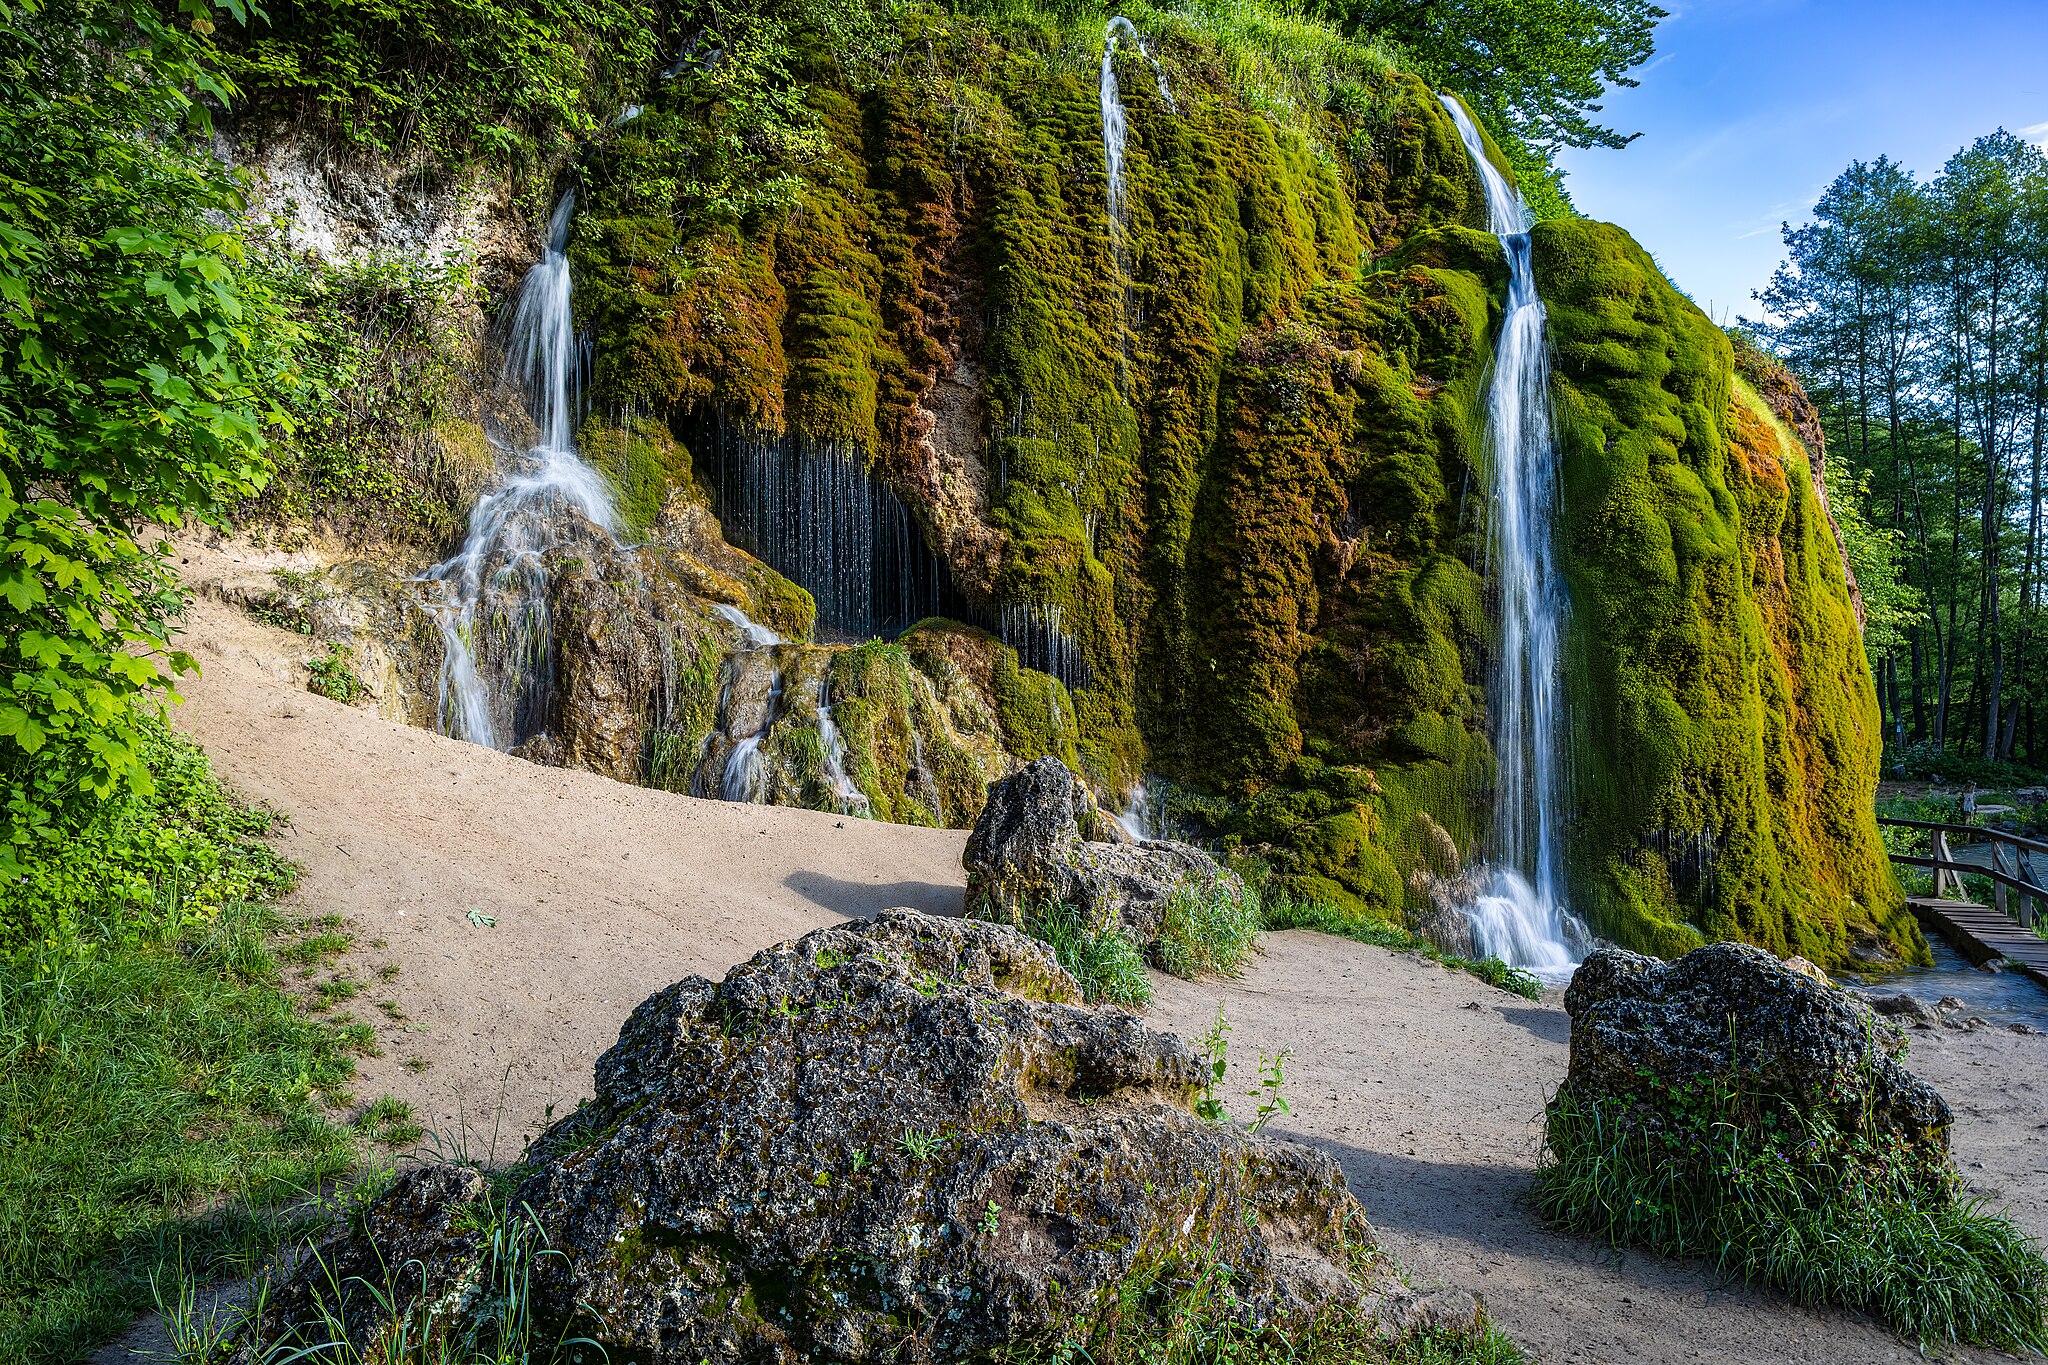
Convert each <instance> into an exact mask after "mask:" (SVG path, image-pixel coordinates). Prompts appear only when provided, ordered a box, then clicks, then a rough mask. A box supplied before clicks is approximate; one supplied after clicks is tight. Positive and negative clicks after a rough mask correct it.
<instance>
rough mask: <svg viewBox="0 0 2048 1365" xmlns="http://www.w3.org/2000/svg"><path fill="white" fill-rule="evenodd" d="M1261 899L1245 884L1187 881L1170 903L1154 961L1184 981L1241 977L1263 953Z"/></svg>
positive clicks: (1156, 944)
mask: <svg viewBox="0 0 2048 1365" xmlns="http://www.w3.org/2000/svg"><path fill="white" fill-rule="evenodd" d="M1260 925H1261V920H1260V917H1259V898H1258V896H1257V895H1256V894H1255V893H1254V892H1252V891H1251V890H1250V889H1248V888H1246V887H1245V886H1243V885H1242V883H1237V884H1233V883H1232V882H1230V881H1226V880H1223V879H1220V878H1219V879H1217V880H1215V881H1210V882H1202V883H1183V884H1182V885H1180V886H1177V887H1175V888H1174V890H1173V894H1172V895H1171V896H1170V897H1168V899H1167V902H1166V913H1165V916H1164V917H1163V918H1162V919H1161V920H1160V924H1159V941H1158V942H1157V943H1155V944H1153V945H1152V956H1153V960H1154V961H1156V962H1157V963H1158V964H1159V967H1160V969H1161V970H1162V971H1165V972H1168V973H1170V974H1172V975H1174V976H1177V977H1179V978H1181V979H1182V980H1183V981H1198V980H1200V979H1201V978H1202V977H1205V976H1236V975H1237V974H1238V971H1239V970H1240V969H1241V968H1242V967H1243V965H1244V962H1245V959H1247V958H1249V957H1250V956H1251V955H1252V954H1253V953H1255V952H1257V951H1258V947H1259V928H1260Z"/></svg>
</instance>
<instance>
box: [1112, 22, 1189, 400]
mask: <svg viewBox="0 0 2048 1365" xmlns="http://www.w3.org/2000/svg"><path fill="white" fill-rule="evenodd" d="M1124 37H1128V38H1129V39H1130V40H1131V45H1132V46H1133V47H1135V48H1137V49H1138V51H1139V53H1140V54H1141V55H1142V56H1143V57H1144V58H1145V60H1146V61H1147V62H1150V63H1151V64H1152V76H1153V78H1154V79H1155V80H1157V81H1158V82H1159V99H1160V102H1161V103H1163V104H1165V106H1166V108H1167V110H1168V112H1173V110H1174V103H1173V91H1172V89H1171V88H1170V87H1169V86H1168V85H1167V83H1166V70H1165V68H1163V67H1161V66H1160V65H1159V60H1158V59H1157V58H1156V57H1154V56H1153V55H1152V52H1151V49H1149V48H1147V47H1146V46H1145V40H1144V39H1143V38H1142V37H1140V36H1139V34H1138V29H1137V26H1136V25H1134V24H1133V23H1131V21H1130V20H1128V19H1126V18H1124V17H1123V16H1122V15H1121V14H1119V15H1117V16H1116V17H1115V18H1113V19H1111V20H1110V21H1109V26H1108V27H1107V28H1105V29H1104V30H1103V33H1102V79H1101V82H1100V84H1099V86H1098V88H1097V91H1098V96H1099V99H1100V103H1101V106H1102V163H1103V170H1104V172H1105V173H1106V177H1107V180H1108V186H1109V188H1108V191H1107V194H1108V208H1109V236H1110V243H1111V245H1112V247H1113V248H1114V249H1115V251H1116V263H1117V284H1118V293H1117V314H1118V318H1119V320H1120V323H1121V325H1120V326H1119V327H1118V329H1117V346H1118V349H1119V353H1120V354H1123V353H1124V352H1125V350H1126V349H1127V338H1126V336H1125V333H1126V332H1127V331H1128V330H1129V328H1130V316H1129V315H1130V294H1131V262H1130V252H1129V249H1128V244H1127V243H1126V242H1125V240H1124V237H1125V232H1126V230H1127V229H1128V228H1129V226H1130V223H1129V203H1128V201H1127V199H1126V197H1125V183H1124V152H1125V149H1126V148H1127V147H1128V146H1129V145H1130V140H1131V125H1130V120H1129V119H1128V118H1126V117H1125V115H1124V101H1123V92H1122V90H1121V89H1119V88H1118V86H1117V82H1116V47H1117V41H1118V40H1119V39H1120V38H1124ZM1124 366H1125V368H1126V369H1128V366H1129V359H1128V356H1127V355H1125V356H1124ZM1124 381H1125V382H1124V387H1125V389H1126V390H1128V389H1129V388H1130V382H1129V375H1128V374H1126V375H1125V376H1124Z"/></svg>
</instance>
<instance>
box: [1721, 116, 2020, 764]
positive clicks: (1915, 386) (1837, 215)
mask: <svg viewBox="0 0 2048 1365" xmlns="http://www.w3.org/2000/svg"><path fill="white" fill-rule="evenodd" d="M1785 245H1786V248H1787V252H1788V259H1787V260H1786V261H1785V263H1784V264H1783V265H1782V266H1781V267H1779V269H1778V271H1777V273H1776V274H1775V275H1774V276H1773V278H1772V280H1771V283H1770V286H1769V288H1767V289H1765V290H1764V291H1763V292H1762V293H1760V294H1759V295H1758V299H1759V300H1760V301H1761V302H1762V303H1763V304H1764V306H1765V307H1766V309H1767V310H1768V314H1769V318H1768V320H1767V321H1762V322H1753V323H1750V324H1748V326H1749V328H1750V330H1751V331H1753V332H1754V333H1755V334H1756V335H1757V336H1759V337H1760V338H1762V339H1763V340H1764V341H1765V342H1766V343H1767V344H1768V345H1769V346H1771V347H1772V348H1774V349H1775V350H1776V351H1778V352H1779V353H1780V354H1781V355H1782V356H1783V357H1784V358H1785V359H1786V360H1787V361H1788V362H1789V363H1790V364H1791V365H1792V366H1793V368H1794V369H1795V370H1796V371H1797V372H1798V373H1799V375H1800V377H1801V378H1802V380H1803V381H1804V382H1805V384H1806V386H1807V389H1808V391H1809V392H1810V393H1811V394H1812V396H1813V398H1814V401H1815V402H1816V403H1817V404H1818V405H1819V407H1820V410H1821V413H1822V420H1823V425H1824V428H1825V430H1826V433H1827V438H1828V440H1827V444H1828V457H1829V461H1830V464H1831V465H1833V466H1835V467H1836V468H1837V471H1838V472H1837V478H1838V479H1840V480H1842V482H1843V483H1845V484H1846V485H1848V486H1850V487H1852V488H1855V489H1859V490H1861V496H1862V507H1861V509H1860V510H1861V513H1862V516H1863V517H1864V518H1866V519H1867V521H1868V523H1869V524H1870V526H1871V527H1872V528H1873V529H1874V530H1875V531H1876V532H1877V533H1878V534H1879V535H1881V536H1882V537H1884V538H1885V539H1886V540H1887V541H1889V542H1890V549H1889V552H1887V553H1884V554H1881V555H1879V556H1878V559H1877V561H1876V562H1875V563H1874V564H1873V565H1872V566H1871V567H1870V568H1866V569H1865V570H1863V571H1862V574H1861V576H1862V577H1863V578H1864V580H1865V581H1864V584H1863V587H1864V594H1865V598H1866V601H1869V602H1871V603H1872V605H1873V619H1872V629H1871V631H1870V632H1869V634H1868V635H1867V637H1866V640H1865V644H1866V647H1867V648H1868V650H1869V651H1870V655H1871V662H1872V666H1873V668H1874V669H1875V671H1876V673H1877V678H1878V690H1879V695H1880V700H1881V701H1882V703H1883V706H1884V712H1885V721H1886V732H1887V740H1888V742H1889V745H1890V747H1891V749H1892V754H1891V758H1890V762H1891V763H1892V764H1893V765H1894V766H1897V765H1899V764H1906V765H1908V766H1912V767H1932V768H1934V769H1937V770H1938V769H1941V768H1947V769H1948V770H1949V771H1950V772H1951V773H1953V772H1955V771H1957V769H1956V768H1955V766H1954V765H1955V763H1956V762H1957V761H1958V760H1974V761H1976V762H1979V763H1989V762H1996V761H2003V760H2019V761H2021V762H2023V763H2025V764H2026V765H2027V766H2028V767H2031V768H2040V767H2041V766H2042V765H2043V764H2044V763H2048V714H2042V707H2043V705H2044V703H2048V647H2044V646H2048V639H2044V625H2048V619H2044V613H2048V583H2044V578H2043V576H2044V571H2048V564H2044V562H2043V548H2044V547H2043V544H2042V535H2043V530H2044V528H2043V525H2042V511H2043V507H2042V494H2043V490H2042V483H2041V477H2042V460H2043V456H2044V454H2048V450H2044V443H2048V158H2044V156H2043V154H2042V152H2041V150H2040V149H2039V148H2038V147H2034V146H2031V145H2029V144H2028V143H2027V142H2025V141H2023V140H2022V139H2020V138H2018V137H2016V136H2014V135H2013V134H2011V133H2009V132H2005V131H2003V130H2001V131H1998V132H1995V133H1992V134H1989V135H1987V136H1985V137H1981V138H1979V139H1977V140H1976V141H1975V142H1973V143H1972V144H1970V145H1969V146H1968V147H1965V148H1963V149H1961V150H1960V151H1958V152H1957V153H1956V154H1955V155H1954V156H1953V157H1951V158H1950V159H1949V161H1948V163H1947V164H1946V165H1945V166H1943V167H1942V169H1941V171H1940V173H1939V174H1937V175H1935V176H1933V177H1932V178H1930V179H1924V180H1923V179H1921V178H1919V177H1917V176H1915V175H1914V173H1913V172H1912V171H1910V170H1908V169H1906V168H1905V167H1903V166H1901V165H1899V164H1898V163H1896V162H1894V161H1891V160H1890V159H1888V158H1884V157H1880V158H1878V159H1877V160H1875V161H1870V162H1863V161H1858V162H1856V163H1854V164H1853V165H1851V166H1850V167H1849V168H1848V169H1847V170H1845V171H1843V172H1842V174H1841V175H1840V176H1839V177H1837V178H1836V180H1835V181H1834V183H1833V184H1832V185H1830V186H1829V187H1828V189H1827V191H1826V193H1824V194H1823V195H1822V196H1821V198H1820V201H1819V203H1818V204H1816V205H1815V207H1814V214H1813V219H1812V221H1811V222H1808V223H1806V224H1803V225H1801V226H1798V227H1792V226H1790V225H1788V226H1787V228H1786V230H1785Z"/></svg>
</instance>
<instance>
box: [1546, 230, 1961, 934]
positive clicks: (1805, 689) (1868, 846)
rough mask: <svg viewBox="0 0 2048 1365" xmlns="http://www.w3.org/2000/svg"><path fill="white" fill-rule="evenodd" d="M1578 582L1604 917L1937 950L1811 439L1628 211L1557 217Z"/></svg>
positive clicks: (1580, 804)
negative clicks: (1673, 280)
mask: <svg viewBox="0 0 2048 1365" xmlns="http://www.w3.org/2000/svg"><path fill="white" fill-rule="evenodd" d="M1535 240H1536V263H1537V274H1538V281H1539V285H1540V288H1541V290H1542V293H1543V296H1544V299H1545V301H1546V302H1547V304H1548V306H1549V309H1550V327H1551V337H1552V341H1553V345H1554V346H1555V349H1556V356H1557V371H1556V401H1557V413H1558V419H1559V433H1560V438H1561V445H1562V449H1561V452H1560V453H1561V457H1562V461H1563V466H1562V468H1563V495H1562V506H1563V520H1564V525H1563V527H1562V530H1561V534H1560V551H1561V560H1562V563H1563V566H1564V571H1565V573H1566V576H1567V579H1568V581H1569V587H1570V593H1571V602H1572V613H1573V618H1572V629H1571V633H1570V637H1571V645H1570V660H1569V663H1568V668H1569V670H1570V678H1569V681H1568V685H1567V688H1566V691H1567V695H1568V696H1570V697H1571V698H1572V699H1573V704H1574V706H1575V708H1576V709H1575V714H1574V716H1573V719H1572V733H1573V736H1574V749H1575V759H1576V762H1575V768H1574V780H1575V782H1576V784H1577V800H1576V802H1575V808H1576V811H1577V815H1576V818H1575V820H1574V824H1573V827H1572V831H1571V839H1570V848H1571V851H1572V856H1573V858H1574V863H1575V866H1574V873H1575V876H1574V884H1575V888H1576V889H1577V891H1578V895H1579V900H1580V903H1581V904H1582V905H1583V906H1584V907H1585V909H1586V910H1587V911H1588V912H1589V915H1590V917H1591V919H1592V920H1593V923H1594V925H1595V927H1596V928H1597V929H1599V930H1600V931H1601V932H1603V933H1606V934H1609V935H1611V936H1613V937H1615V938H1617V939H1620V940H1622V941H1623V942H1628V943H1634V944H1639V945H1642V946H1644V947H1647V948H1649V949H1651V950H1653V951H1655V952H1658V953H1660V954H1662V955H1664V956H1674V955H1676V954H1678V953H1679V952H1682V951H1684V950H1685V949H1686V948H1688V947H1689V946H1692V945H1695V944H1697V943H1699V942H1701V941H1702V940H1703V939H1723V938H1740V939H1745V940H1748V941H1749V942H1752V943H1756V944H1760V945H1762V946H1764V947H1767V948H1770V949H1772V950H1773V951H1775V952H1778V953H1780V954H1791V953H1799V954H1802V955H1804V956H1806V957H1808V958H1810V959H1812V960H1814V961H1816V962H1824V963H1838V962H1843V961H1846V960H1851V959H1855V958H1859V957H1866V958H1867V957H1883V956H1892V955H1897V954H1905V955H1908V956H1912V955H1917V954H1924V952H1925V949H1924V947H1922V946H1921V943H1920V939H1919V936H1918V934H1917V933H1916V932H1915V930H1914V929H1913V927H1912V921H1911V920H1910V918H1909V917H1908V916H1907V915H1906V913H1905V910H1904V907H1903V904H1902V901H1901V898H1900V895H1899V892H1898V889H1897V886H1896V884H1895V882H1894V881H1893V878H1892V876H1891V872H1890V868H1889V864H1888V863H1887V862H1886V860H1885V857H1884V852H1883V849H1882V847H1881V846H1880V845H1879V842H1878V839H1877V831H1876V828H1875V826H1874V824H1873V823H1872V821H1871V818H1870V815H1869V810H1870V798H1871V794H1872V792H1873V790H1874V788H1875V784H1876V780H1877V769H1878V758H1879V745H1880V736H1879V729H1878V713H1877V700H1876V695H1875V692H1874V690H1873V688H1872V685H1871V679H1870V672H1869V668H1868V665H1867V664H1866V662H1865V661H1864V658H1863V653H1862V649H1861V644H1860V640H1859V635H1858V628H1857V622H1856V615H1855V608H1854V606H1853V604H1852V602H1851V600H1850V594H1849V586H1848V582H1847V578H1846V575H1845V573H1844V571H1843V569H1842V564H1841V557H1840V554H1839V551H1838V549H1837V546H1836V544H1835V540H1834V536H1833V532H1832V530H1831V528H1830V527H1829V524H1828V521H1827V518H1826V513H1825V509H1824V507H1823V506H1822V505H1821V503H1820V502H1819V500H1818V499H1817V498H1816V496H1815V493H1814V484H1813V479H1812V476H1811V472H1810V467H1809V455H1808V452H1807V450H1806V448H1805V447H1804V445H1803V444H1802V443H1801V442H1800V441H1799V439H1798V437H1797V436H1796V435H1794V434H1793V432H1792V430H1791V429H1790V428H1789V427H1788V426H1786V425H1785V424H1784V423H1783V422H1782V421H1780V420H1779V419H1778V418H1777V417H1776V415H1775V414H1774V413H1773V412H1772V411H1771V409H1770V408H1769V407H1768V406H1767V405H1766V404H1765V403H1764V402H1763V401H1762V400H1761V399H1760V398H1759V397H1758V396H1757V393H1756V391H1755V389H1754V388H1752V387H1751V386H1750V384H1749V383H1748V382H1747V381H1745V380H1741V379H1738V378H1736V377H1734V376H1733V375H1732V373H1731V365H1732V356H1731V352H1730V349H1729V345H1728V341H1727V338H1726V337H1725V336H1723V335H1722V334H1721V332H1720V331H1719V329H1717V328H1715V327H1714V326H1713V325H1712V324H1711V323H1710V322H1709V321H1708V320H1707V318H1706V317H1705V316H1704V315H1702V314H1701V313H1700V311H1699V310H1698V309H1697V308H1695V307H1693V306H1692V304H1691V303H1689V302H1688V301H1686V300H1685V299H1684V298H1682V297H1681V296H1680V295H1679V294H1678V292H1677V291H1676V290H1675V289H1673V288H1672V287H1671V285H1670V284H1669V283H1668V282H1667V281H1666V280H1665V279H1664V277H1663V276H1662V274H1661V273H1660V272H1659V271H1658V270H1657V268H1656V266H1655V264H1654V263H1653V262H1652V261H1651V260H1650V258H1649V257H1648V256H1647V255H1646V254H1645V253H1644V252H1643V251H1642V249H1641V248H1639V247H1638V246H1636V244H1635V243H1634V242H1632V241H1630V240H1629V238H1628V236H1627V235H1626V234H1625V233H1623V232H1621V231H1620V230H1619V229H1618V228H1613V227H1609V226H1607V225H1604V224H1599V223H1589V222H1579V221H1573V222H1553V223H1545V224H1543V225H1542V226H1541V227H1539V228H1538V229H1537V231H1536V234H1535Z"/></svg>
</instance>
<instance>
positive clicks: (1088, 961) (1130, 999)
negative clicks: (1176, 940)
mask: <svg viewBox="0 0 2048 1365" xmlns="http://www.w3.org/2000/svg"><path fill="white" fill-rule="evenodd" d="M1024 931H1025V932H1026V933H1028V934H1030V935H1031V936H1032V937H1033V938H1036V939H1039V940H1040V941H1042V942H1043V943H1044V944H1045V946H1046V947H1048V948H1050V949H1052V955H1053V956H1054V957H1055V958H1057V959H1058V960H1059V964H1060V966H1062V967H1065V968H1066V969H1067V971H1068V972H1070V973H1072V975H1073V977H1074V979H1075V980H1076V981H1078V982H1080V983H1081V993H1082V995H1083V996H1085V997H1086V998H1087V1000H1088V1002H1089V1003H1090V1004H1097V1003H1105V1004H1111V1005H1124V1006H1128V1007H1130V1008H1133V1009H1135V1008H1137V1007H1138V1006H1140V1005H1147V1004H1150V1003H1151V1001H1152V978H1151V977H1149V976H1147V975H1146V974H1145V955H1144V954H1143V953H1141V952H1139V951H1138V945H1137V944H1135V943H1133V942H1131V941H1130V939H1129V938H1127V937H1125V936H1124V935H1123V933H1122V932H1120V931H1118V930H1115V929H1103V930H1099V931H1098V930H1092V929H1090V928H1089V927H1088V926H1087V924H1086V923H1085V922H1083V920H1082V918H1081V913H1080V911H1078V910H1075V909H1073V908H1072V907H1071V906H1065V905H1056V906H1050V907H1048V908H1046V909H1044V910H1041V911H1039V912H1038V913H1036V914H1033V915H1030V916H1028V917H1027V918H1026V920H1025V922H1024Z"/></svg>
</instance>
